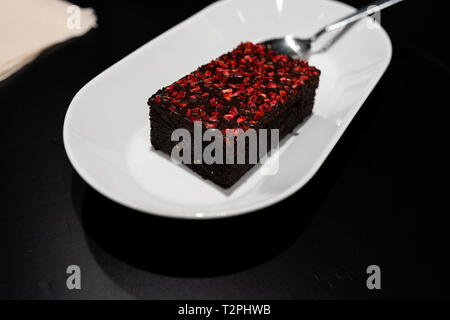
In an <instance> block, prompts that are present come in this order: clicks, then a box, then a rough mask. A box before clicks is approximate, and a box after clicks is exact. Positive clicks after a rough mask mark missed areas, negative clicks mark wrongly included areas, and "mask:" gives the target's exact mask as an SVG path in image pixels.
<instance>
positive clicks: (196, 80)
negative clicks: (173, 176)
mask: <svg viewBox="0 0 450 320" xmlns="http://www.w3.org/2000/svg"><path fill="white" fill-rule="evenodd" d="M319 76H320V71H319V70H318V69H317V68H315V67H312V66H309V64H308V62H306V61H300V60H297V59H292V58H290V57H288V56H285V55H283V54H279V53H277V52H275V51H272V50H270V49H268V48H267V47H265V46H263V45H260V44H253V43H251V42H246V43H242V44H240V45H239V46H238V47H237V48H236V49H234V50H233V51H231V52H229V53H226V54H224V55H222V56H220V57H219V58H217V59H215V60H212V61H211V62H209V63H208V64H205V65H203V66H201V67H199V68H198V69H197V70H196V71H194V72H192V73H191V74H189V75H187V76H185V77H183V78H181V79H179V80H178V81H176V82H174V83H172V84H170V85H169V86H167V87H164V88H162V89H160V90H158V91H157V92H156V93H155V94H154V95H152V96H151V97H150V99H149V100H148V105H149V106H150V122H151V134H150V136H151V139H150V140H151V143H152V145H153V147H154V148H155V149H157V150H161V151H163V152H165V153H167V154H169V155H170V154H171V152H172V149H173V148H174V146H175V145H176V144H177V143H178V141H171V135H172V132H173V131H174V130H175V129H179V128H184V129H187V130H188V131H189V132H190V133H192V134H193V133H194V122H196V121H201V125H202V130H203V131H205V130H207V129H217V130H220V132H221V133H222V135H223V137H224V139H225V140H226V134H229V133H230V130H232V133H234V132H236V134H239V132H241V133H242V132H246V131H247V130H249V129H255V130H256V131H258V130H259V129H279V139H280V140H281V139H283V138H284V137H285V136H286V135H287V134H289V133H290V132H292V130H293V129H294V128H295V127H296V126H297V125H298V124H299V123H301V122H302V121H303V120H304V119H305V117H307V116H308V115H309V114H310V113H311V112H312V108H313V105H314V97H315V92H316V89H317V87H318V85H319ZM237 129H241V130H242V131H241V130H239V131H238V130H237ZM193 140H194V139H192V143H193ZM269 141H270V138H269ZM226 142H228V143H229V141H226ZM232 143H236V141H235V140H233V142H232ZM207 144H208V143H206V142H204V143H203V146H202V148H204V147H205V146H206V145H207ZM224 145H226V143H225V144H224ZM268 149H270V145H269V146H268ZM246 150H247V151H248V145H246ZM192 154H193V148H192ZM247 158H248V157H247ZM224 162H225V160H224ZM254 165H255V164H254V163H249V162H246V163H244V164H237V163H234V164H225V163H223V164H221V163H214V164H206V163H205V162H204V161H201V159H194V160H193V161H192V163H190V164H187V166H188V167H189V168H191V169H192V170H193V171H195V172H197V173H198V174H200V175H201V176H202V177H203V178H206V179H209V180H211V181H213V182H214V183H216V184H218V185H219V186H221V187H223V188H228V187H231V186H232V185H233V184H234V183H236V181H238V180H239V179H240V178H241V177H242V176H243V175H244V174H245V173H246V172H247V171H248V170H250V169H251V168H252V167H253V166H254Z"/></svg>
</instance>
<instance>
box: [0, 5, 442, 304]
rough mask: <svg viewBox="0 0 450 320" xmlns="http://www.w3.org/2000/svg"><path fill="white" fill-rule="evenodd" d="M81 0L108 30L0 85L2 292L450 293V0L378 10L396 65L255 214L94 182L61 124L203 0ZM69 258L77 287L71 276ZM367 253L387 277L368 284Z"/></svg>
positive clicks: (174, 295) (62, 295)
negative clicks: (202, 212) (155, 204)
mask: <svg viewBox="0 0 450 320" xmlns="http://www.w3.org/2000/svg"><path fill="white" fill-rule="evenodd" d="M74 2H75V3H76V4H78V5H80V6H91V7H93V8H94V9H95V11H96V14H97V16H98V19H99V20H98V23H99V27H98V28H97V29H95V30H93V31H90V32H89V33H88V34H87V35H85V36H83V37H81V38H78V39H73V40H70V41H68V42H66V43H63V44H61V45H57V46H55V47H53V48H51V49H49V50H47V51H45V52H44V53H43V54H42V55H41V56H39V57H38V58H37V59H36V60H35V61H34V62H33V63H31V64H30V65H28V66H26V67H25V68H23V69H22V70H20V71H19V72H17V73H16V74H14V75H13V76H11V77H10V78H8V79H7V80H5V81H3V82H1V83H0V112H1V115H2V116H1V119H2V124H1V126H0V128H1V137H2V156H1V161H2V166H1V168H2V170H3V172H2V177H1V189H2V190H1V191H2V192H1V195H2V199H1V202H0V205H1V210H0V248H1V250H0V298H33V299H53V298H57V299H95V298H101V299H110V298H111V299H135V298H138V299H140V298H148V299H358V298H368V299H372V298H374V299H378V298H389V299H390V298H444V297H446V298H448V297H450V291H449V290H448V288H449V284H450V283H449V280H448V272H447V271H448V270H449V264H448V262H447V255H448V253H449V249H448V246H449V235H448V231H447V229H448V222H449V218H448V214H449V210H448V205H447V203H446V200H445V198H444V197H445V194H446V193H447V192H446V191H448V186H447V183H448V182H447V181H445V180H444V179H445V178H444V172H445V170H444V169H445V167H446V164H447V165H448V162H447V161H446V160H445V154H446V151H447V149H448V146H449V143H448V128H449V126H448V124H447V123H448V118H447V117H446V114H447V110H446V109H447V108H448V107H449V106H448V91H447V90H449V78H450V65H449V60H448V58H449V56H450V55H449V50H448V47H447V46H446V45H445V43H444V40H445V39H446V36H445V33H444V32H445V31H448V30H443V29H442V28H443V26H445V24H446V21H447V20H446V16H445V13H444V11H443V10H440V9H439V8H436V7H434V10H433V9H431V8H430V7H431V5H427V6H426V7H428V8H422V6H423V5H421V4H420V3H423V2H419V1H412V0H408V1H405V2H404V3H402V4H399V5H397V6H395V7H392V8H390V9H388V10H387V11H385V12H383V13H382V15H381V24H382V25H383V26H384V28H385V29H386V30H387V32H388V33H389V35H390V37H391V39H392V43H393V52H394V53H393V59H392V62H391V64H390V66H389V68H388V70H387V71H386V73H385V75H384V76H383V78H382V79H381V81H380V82H379V84H378V85H377V87H376V88H375V90H374V91H373V92H372V94H371V95H370V96H369V98H368V99H367V101H366V102H365V103H364V105H363V107H362V108H361V110H360V111H359V112H358V114H357V115H356V117H355V118H354V120H353V122H352V123H351V125H350V126H349V128H348V129H347V131H346V132H345V134H344V135H343V137H342V138H341V140H340V141H339V142H338V144H337V145H336V147H335V148H334V150H333V151H332V153H331V154H330V156H329V157H328V159H327V160H326V161H325V163H324V165H323V166H322V168H321V169H320V170H319V172H318V173H317V174H316V175H315V176H314V178H313V179H312V180H311V181H310V182H309V183H308V184H307V185H306V186H305V187H304V188H302V189H301V190H299V191H298V192H296V193H295V194H294V195H292V196H291V197H289V198H288V199H286V200H284V201H282V202H280V203H278V204H276V205H273V206H270V207H268V208H266V209H263V210H260V211H258V212H254V213H251V214H248V215H244V216H240V217H236V218H229V219H223V220H215V221H183V220H172V219H165V218H159V217H156V216H151V215H145V214H142V213H138V212H134V211H131V210H129V209H126V208H124V207H122V206H120V205H118V204H116V203H114V202H112V201H110V200H108V199H106V198H105V197H103V196H101V195H100V194H98V193H97V192H95V191H94V190H93V189H92V188H91V187H89V186H88V185H87V184H86V183H85V182H84V181H83V180H82V179H81V178H80V177H79V176H78V174H77V173H76V172H75V171H74V169H73V168H72V166H71V164H70V163H69V161H68V159H67V156H66V154H65V151H64V147H63V141H62V126H63V120H64V115H65V113H66V110H67V107H68V106H69V103H70V101H71V99H72V97H73V96H74V95H75V94H76V92H77V91H78V90H79V89H80V88H81V87H82V86H83V85H84V84H85V83H86V82H87V81H89V80H90V79H91V78H93V77H94V76H95V75H97V74H98V73H100V72H101V71H103V70H104V69H106V68H107V67H108V66H110V65H111V64H113V63H114V62H116V61H118V60H120V59H121V58H123V57H124V56H125V55H127V54H129V53H130V52H132V51H133V50H135V49H136V48H138V47H139V46H141V45H142V44H144V43H146V42H147V41H149V40H151V39H152V38H154V37H156V36H157V35H158V34H160V33H162V32H163V31H165V30H167V29H169V28H171V27H172V26H174V25H175V24H177V23H178V22H181V21H182V20H184V19H186V18H187V17H189V16H190V15H192V14H193V13H195V12H197V11H199V10H200V9H202V8H203V7H205V6H206V5H208V1H180V2H177V3H175V2H173V1H158V2H155V1H147V2H144V1H81V0H80V1H74ZM345 2H347V3H349V4H351V5H353V6H356V7H358V6H362V5H364V4H367V1H345ZM268 23H270V22H268ZM425 39H429V40H428V41H424V40H425ZM150 94H152V92H149V95H150ZM69 265H78V266H80V268H81V272H82V273H81V275H82V277H81V279H82V282H81V283H82V289H81V290H68V289H67V287H66V279H67V274H66V268H67V266H69ZM369 265H378V266H380V268H381V286H382V288H381V290H368V289H367V287H366V279H367V277H368V275H367V274H366V268H367V267H368V266H369Z"/></svg>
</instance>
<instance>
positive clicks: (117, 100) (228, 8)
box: [64, 0, 392, 219]
mask: <svg viewBox="0 0 450 320" xmlns="http://www.w3.org/2000/svg"><path fill="white" fill-rule="evenodd" d="M352 10H354V9H353V8H352V7H350V6H348V5H345V4H342V3H339V2H334V1H325V0H263V1H262V0H227V1H219V2H217V3H215V4H213V5H211V6H209V7H207V8H205V9H203V10H202V11H200V12H198V13H197V14H195V15H194V16H192V17H190V18H189V19H187V20H185V21H184V22H182V23H180V24H178V25H177V26H175V27H173V28H172V29H170V30H169V31H167V32H165V33H164V34H162V35H160V36H159V37H157V38H155V39H154V40H152V41H150V42H149V43H147V44H146V45H144V46H143V47H141V48H139V49H138V50H136V51H135V52H133V53H132V54H130V55H129V56H127V57H126V58H124V59H122V60H121V61H119V62H118V63H116V64H114V65H113V66H112V67H110V68H109V69H107V70H106V71H104V72H103V73H101V74H100V75H99V76H97V77H96V78H94V79H93V80H92V81H90V82H89V83H88V84H87V85H86V86H84V87H83V88H82V89H81V90H80V91H79V92H78V93H77V95H76V96H75V97H74V98H73V100H72V102H71V104H70V106H69V109H68V111H67V114H66V118H65V122H64V145H65V148H66V152H67V154H68V157H69V159H70V161H71V162H72V164H73V166H74V167H75V169H76V170H77V171H78V173H79V174H80V175H81V177H82V178H83V179H84V180H86V182H87V183H89V184H90V185H91V186H92V187H93V188H94V189H96V190H97V191H98V192H100V193H102V194H103V195H105V196H106V197H108V198H110V199H112V200H114V201H117V202H118V203H120V204H122V205H125V206H127V207H130V208H133V209H135V210H139V211H142V212H147V213H152V214H157V215H162V216H168V217H177V218H197V219H203V218H218V217H225V216H232V215H237V214H242V213H245V212H250V211H254V210H257V209H261V208H263V207H266V206H269V205H271V204H273V203H276V202H278V201H280V200H282V199H284V198H286V197H288V196H289V195H291V194H292V193H294V192H295V191H297V190H298V189H300V188H301V187H302V186H303V185H304V184H305V183H306V182H308V180H309V179H310V178H311V177H312V176H313V175H314V174H315V173H316V172H317V170H318V169H319V167H320V166H321V164H322V163H323V161H324V160H325V158H326V157H327V156H328V154H329V153H330V151H331V150H332V148H333V147H334V145H335V144H336V142H337V141H338V139H339V138H340V136H341V135H342V133H343V132H344V130H345V129H346V128H347V126H348V124H349V123H350V121H351V120H352V118H353V117H354V115H355V114H356V112H357V111H358V109H359V108H360V106H361V105H362V104H363V102H364V101H365V99H366V98H367V96H368V95H369V94H370V92H371V91H372V89H373V88H374V87H375V85H376V83H377V82H378V80H379V79H380V77H381V76H382V74H383V73H384V71H385V70H386V68H387V66H388V64H389V62H390V59H391V51H392V49H391V43H390V40H389V37H388V35H387V34H386V32H385V31H384V30H383V29H382V28H380V27H377V25H376V24H373V23H372V20H368V19H367V20H366V21H362V22H360V23H358V24H357V25H355V26H354V27H353V28H352V29H351V30H350V31H349V32H348V33H347V34H345V35H344V36H343V37H342V38H341V39H340V40H339V41H338V42H337V43H336V44H335V45H334V46H333V47H332V48H331V49H330V50H328V51H327V52H326V53H323V54H320V55H316V56H313V57H312V59H311V61H310V62H311V64H312V65H314V66H317V67H318V68H319V69H321V70H322V76H321V80H320V81H321V82H320V86H319V89H318V92H317V99H316V103H315V107H314V113H313V115H312V116H311V117H310V118H309V119H308V120H307V121H306V122H305V123H304V124H303V125H301V126H299V127H298V128H297V132H296V133H298V135H291V136H290V137H288V139H287V140H286V141H285V142H284V143H283V144H282V146H281V148H280V151H279V154H280V158H279V170H278V173H277V174H276V175H270V176H268V175H263V174H261V173H260V171H261V170H258V168H254V169H253V170H251V172H249V173H248V174H247V175H245V176H244V177H243V178H242V179H241V181H239V182H238V183H237V184H236V185H235V186H234V187H233V188H232V189H230V190H225V191H224V190H222V189H221V188H220V187H217V186H215V185H214V184H212V183H210V182H208V181H206V180H203V179H202V178H200V177H199V176H198V175H196V174H195V173H192V172H191V171H190V170H188V169H185V168H184V167H182V166H177V165H175V164H174V163H172V162H171V161H170V159H169V158H167V157H165V156H163V155H161V153H159V152H156V151H154V150H152V149H151V147H150V141H149V120H148V107H147V104H146V102H147V99H148V97H149V96H150V95H152V94H153V93H154V92H155V91H157V90H158V89H159V88H162V87H163V86H165V85H168V84H170V83H171V82H173V81H175V80H177V79H179V78H181V77H182V76H184V75H185V74H188V73H189V72H191V71H193V70H195V69H196V68H197V67H198V66H200V65H202V64H204V63H207V62H209V61H210V60H211V59H213V58H216V57H218V56H219V55H221V54H222V53H225V52H228V51H230V50H231V49H233V48H234V47H235V46H237V45H238V44H239V43H240V42H243V41H253V42H259V41H262V40H264V39H268V38H272V37H278V36H283V35H286V34H293V35H295V36H299V37H307V36H308V35H310V34H312V33H313V32H314V31H316V30H317V29H319V28H320V27H322V26H324V25H325V24H326V23H328V22H331V21H333V20H335V19H336V18H339V17H341V16H343V15H345V14H348V13H350V12H352Z"/></svg>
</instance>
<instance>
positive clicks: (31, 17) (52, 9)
mask: <svg viewBox="0 0 450 320" xmlns="http://www.w3.org/2000/svg"><path fill="white" fill-rule="evenodd" d="M96 21H97V18H96V16H95V14H94V11H93V10H92V9H90V8H88V9H80V8H79V7H77V6H74V5H72V4H71V3H69V2H66V1H63V0H0V81H1V80H3V79H5V78H7V77H8V76H9V75H11V74H12V73H14V72H15V71H17V70H18V69H20V68H22V67H23V66H24V65H25V64H27V63H28V62H30V61H32V60H33V59H34V58H36V56H37V55H38V54H39V53H41V52H42V51H43V50H44V49H46V48H48V47H50V46H52V45H54V44H56V43H59V42H62V41H65V40H68V39H70V38H72V37H76V36H80V35H83V34H85V33H86V32H87V31H89V29H91V28H93V27H95V26H96Z"/></svg>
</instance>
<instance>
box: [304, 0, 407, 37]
mask: <svg viewBox="0 0 450 320" xmlns="http://www.w3.org/2000/svg"><path fill="white" fill-rule="evenodd" d="M401 1H403V0H378V1H374V2H372V3H371V4H369V5H368V6H366V7H363V8H361V9H359V10H357V11H356V12H354V13H352V14H350V15H348V16H345V17H344V18H341V19H339V20H337V21H335V22H333V23H330V24H329V25H327V26H326V27H324V28H323V29H321V30H319V32H317V33H316V34H315V35H314V36H313V37H312V38H311V40H313V41H314V40H316V39H317V38H319V37H320V36H321V35H323V34H325V33H327V32H329V31H333V30H337V29H340V28H343V27H345V26H346V25H348V24H350V23H352V22H355V21H358V20H360V19H362V18H365V17H367V16H370V15H372V14H374V13H376V12H378V11H381V10H383V9H385V8H387V7H390V6H392V5H394V4H396V3H399V2H401Z"/></svg>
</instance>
